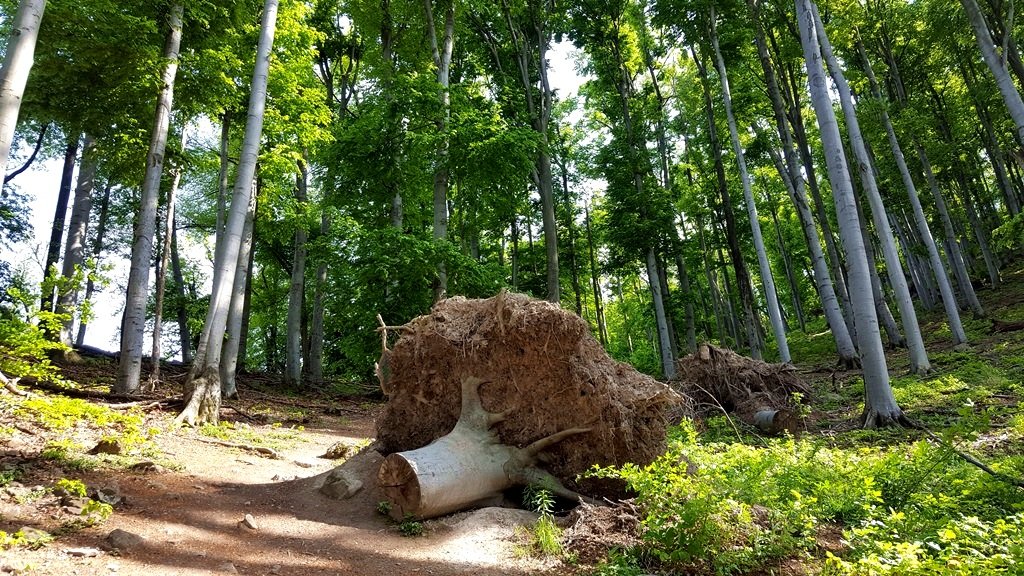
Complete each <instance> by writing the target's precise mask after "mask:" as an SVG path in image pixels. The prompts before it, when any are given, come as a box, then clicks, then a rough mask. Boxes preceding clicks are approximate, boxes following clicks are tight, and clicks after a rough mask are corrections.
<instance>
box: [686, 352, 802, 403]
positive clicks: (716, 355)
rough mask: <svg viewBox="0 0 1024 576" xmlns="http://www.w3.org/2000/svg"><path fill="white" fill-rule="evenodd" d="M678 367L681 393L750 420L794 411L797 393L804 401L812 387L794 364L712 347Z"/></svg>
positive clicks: (695, 354) (696, 400)
mask: <svg viewBox="0 0 1024 576" xmlns="http://www.w3.org/2000/svg"><path fill="white" fill-rule="evenodd" d="M677 368H678V369H677V373H678V376H677V377H676V378H677V380H676V381H675V382H673V386H674V387H675V388H676V389H677V390H679V391H680V392H681V393H683V394H685V395H687V396H689V397H690V398H693V399H694V401H695V402H698V403H699V404H710V405H711V406H714V407H715V409H716V410H717V407H718V406H721V407H722V408H724V409H725V410H726V411H728V412H735V413H736V414H738V415H739V416H740V417H741V418H743V419H744V420H748V421H749V420H753V418H754V414H755V413H757V412H759V411H762V410H778V411H780V412H787V413H788V412H790V411H792V409H793V408H794V407H795V406H796V405H797V402H796V400H795V399H796V398H797V397H796V396H794V394H795V393H798V394H799V395H800V396H799V397H800V398H801V399H802V401H803V402H806V401H807V400H808V399H809V397H808V394H809V393H810V388H808V386H807V384H806V383H804V381H803V380H801V379H800V376H799V375H798V374H797V370H796V368H795V367H793V366H792V365H790V364H770V363H768V362H763V361H761V360H755V359H753V358H748V357H746V356H741V355H739V354H737V353H735V352H733V351H732V350H728V349H725V348H718V347H716V346H712V345H711V344H701V345H700V348H699V349H698V350H697V351H696V352H694V353H693V354H690V355H689V356H686V357H685V358H681V359H680V360H679V361H678V363H677Z"/></svg>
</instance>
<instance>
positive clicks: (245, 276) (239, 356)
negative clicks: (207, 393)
mask: <svg viewBox="0 0 1024 576" xmlns="http://www.w3.org/2000/svg"><path fill="white" fill-rule="evenodd" d="M256 197H257V194H256V193H255V192H254V193H253V194H252V195H250V197H249V206H248V210H247V212H246V215H245V224H244V225H243V227H242V241H241V243H240V244H239V246H238V262H237V264H236V267H235V278H234V285H235V289H234V290H232V291H231V302H230V303H229V304H228V317H227V324H226V328H225V334H224V349H223V351H222V354H221V358H220V380H221V386H220V394H221V397H223V398H234V397H235V396H237V395H238V386H237V382H236V380H235V376H236V375H237V373H238V368H239V366H242V367H243V368H244V365H245V362H244V358H245V344H246V337H247V336H248V333H249V329H248V322H247V321H246V312H247V310H246V307H247V306H246V304H247V300H248V298H247V297H248V294H249V286H250V285H249V278H250V276H251V274H250V271H251V269H252V268H251V267H252V256H253V254H252V243H253V219H254V218H255V215H256ZM289 312H290V311H289ZM296 332H298V333H299V335H300V337H301V330H296ZM285 338H286V340H287V339H290V338H292V336H291V334H286V335H285ZM296 339H298V340H299V341H300V342H301V338H296ZM274 348H275V349H276V348H277V339H276V338H275V339H274ZM285 362H286V366H287V359H286V360H285Z"/></svg>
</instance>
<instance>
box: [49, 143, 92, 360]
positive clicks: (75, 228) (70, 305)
mask: <svg viewBox="0 0 1024 576" xmlns="http://www.w3.org/2000/svg"><path fill="white" fill-rule="evenodd" d="M98 160H99V159H98V158H97V157H96V142H95V141H94V140H93V139H92V137H91V136H88V135H86V137H85V145H84V147H83V150H82V165H81V167H80V168H79V170H78V185H77V186H76V187H75V202H74V204H73V206H72V208H71V221H70V222H69V223H68V238H67V242H66V243H65V245H64V264H63V267H62V269H61V276H62V277H63V278H64V281H65V282H67V285H65V286H63V287H62V290H61V293H60V294H59V295H58V298H57V313H58V314H66V315H67V317H66V318H65V319H64V320H63V324H62V328H61V331H60V341H61V342H63V343H64V344H65V345H67V346H71V330H72V328H73V326H74V323H75V313H76V310H75V308H76V305H77V304H78V289H79V283H78V280H77V279H76V278H75V276H76V274H77V273H78V272H81V271H82V266H83V265H84V264H85V237H86V234H87V232H88V229H89V214H90V212H92V191H93V188H94V187H95V184H96V168H97V163H98Z"/></svg>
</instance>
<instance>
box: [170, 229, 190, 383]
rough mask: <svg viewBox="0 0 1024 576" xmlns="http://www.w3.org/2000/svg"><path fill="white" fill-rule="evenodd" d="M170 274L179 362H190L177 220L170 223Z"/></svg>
mask: <svg viewBox="0 0 1024 576" xmlns="http://www.w3.org/2000/svg"><path fill="white" fill-rule="evenodd" d="M171 273H172V274H173V275H174V291H175V296H176V300H177V303H176V304H177V306H175V309H176V312H177V314H178V340H179V342H180V345H181V361H182V362H184V363H185V364H190V363H191V362H192V331H191V330H190V329H189V327H188V307H187V306H186V305H185V277H184V275H183V274H182V273H181V258H180V257H179V256H178V223H177V218H175V219H174V220H173V221H172V222H171Z"/></svg>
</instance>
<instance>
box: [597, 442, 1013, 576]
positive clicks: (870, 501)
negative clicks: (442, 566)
mask: <svg viewBox="0 0 1024 576" xmlns="http://www.w3.org/2000/svg"><path fill="white" fill-rule="evenodd" d="M695 464H696V466H697V469H696V471H694V465H695ZM1009 465H1013V466H1016V465H1017V464H1015V461H1012V460H1008V461H1006V462H1004V463H1003V466H1009ZM591 475H593V476H597V477H612V478H620V479H622V480H625V481H626V482H627V484H628V485H629V487H630V488H631V489H632V490H633V491H635V492H636V494H637V501H638V503H639V504H640V505H641V508H642V510H643V514H644V516H643V520H642V522H643V527H644V532H643V544H642V546H641V547H640V549H638V550H634V551H632V553H631V554H630V555H627V556H623V557H620V558H619V559H618V560H614V561H613V562H612V563H613V564H615V566H616V567H615V569H616V570H619V569H622V571H619V572H615V571H609V570H612V568H610V567H607V566H606V567H605V568H603V569H602V570H603V571H602V572H601V573H607V574H614V573H623V574H630V573H632V572H631V571H629V570H628V566H629V562H636V561H638V560H639V561H641V563H647V564H653V565H657V566H660V567H665V568H668V569H671V570H677V569H678V570H685V571H692V572H708V573H715V574H735V573H743V572H746V571H749V570H752V569H754V568H756V567H757V566H761V565H763V564H765V563H766V562H769V561H772V560H777V559H780V558H785V557H791V556H794V555H801V556H807V555H812V556H813V555H815V554H819V553H820V552H821V551H820V549H819V545H818V540H819V535H820V533H821V531H822V529H824V528H826V527H828V526H834V525H840V526H847V527H852V528H850V530H849V531H848V532H847V533H846V536H847V539H848V540H850V542H851V544H850V549H849V551H848V552H847V553H844V554H843V557H842V558H839V557H835V556H831V557H830V558H829V560H828V563H829V566H830V568H829V569H831V570H836V571H842V570H854V571H855V570H862V573H864V574H868V573H883V572H877V571H876V572H872V570H873V569H875V568H874V567H875V566H876V564H877V563H883V564H884V563H886V562H889V563H890V564H892V565H893V566H902V567H903V568H901V570H904V569H905V570H910V569H911V567H912V565H913V562H918V563H919V564H921V565H922V566H924V565H926V564H927V565H931V564H929V563H932V564H934V565H936V566H938V565H941V563H942V562H947V561H948V562H966V561H967V558H968V557H969V556H971V555H972V554H985V555H986V556H987V557H988V558H989V560H986V562H990V563H991V565H992V566H999V564H998V562H999V560H998V559H997V558H996V557H995V556H996V555H998V554H1003V553H1007V554H1008V553H1010V552H1007V550H1008V551H1011V552H1012V551H1018V552H1019V551H1020V550H1021V546H1024V539H1022V538H1021V535H1022V534H1024V532H1022V530H1021V529H1020V528H1021V517H1020V516H1009V515H1010V514H1012V513H1013V511H1014V506H1017V507H1020V506H1021V504H1020V500H1019V494H1017V493H1016V489H1015V488H1014V487H1012V486H1009V485H1007V484H1004V483H1002V482H999V481H997V480H995V479H993V478H992V477H990V476H988V475H986V474H983V473H981V472H980V471H978V470H977V469H975V468H974V467H972V466H970V465H968V464H966V463H964V462H962V461H961V460H957V459H954V458H953V457H952V456H951V453H950V452H949V450H948V449H947V448H946V447H943V446H936V445H932V444H929V443H927V442H923V441H922V442H916V443H913V444H910V445H908V446H896V447H893V448H887V449H883V448H852V449H849V448H847V449H843V448H836V447H831V446H828V445H826V444H825V443H824V441H822V440H820V439H816V440H809V439H801V440H794V439H792V438H785V439H778V440H769V441H765V442H764V445H763V446H762V447H753V446H749V445H746V444H740V443H732V444H726V443H702V442H701V441H700V440H699V438H698V436H697V434H696V431H695V430H694V428H693V427H692V425H690V424H684V425H683V426H681V427H680V428H679V429H677V430H675V431H674V433H673V439H672V441H671V442H670V446H669V449H668V451H667V453H666V454H665V455H664V456H662V457H661V458H659V459H658V460H656V461H655V462H654V463H652V464H650V465H648V466H645V467H640V466H635V465H626V466H624V467H622V468H620V469H610V468H603V469H595V470H594V471H592V472H591ZM966 510H970V511H971V512H972V514H976V515H977V518H973V519H972V518H965V517H964V515H963V511H966ZM1018 510H1019V508H1018ZM953 534H955V536H953ZM996 535H998V536H999V537H1000V538H1006V541H1005V546H1004V548H1005V550H1004V548H999V546H1003V544H1000V545H998V546H997V545H994V544H993V545H989V544H987V543H988V542H989V540H987V538H988V537H989V536H992V537H995V536H996ZM1014 539H1016V540H1014ZM985 546H989V547H988V548H986V547H985ZM993 546H995V547H993ZM1001 550H1002V552H1001ZM901 563H902V564H901ZM884 573H886V574H888V573H892V574H897V573H899V574H904V573H915V574H916V573H920V574H932V573H938V572H928V571H923V572H913V571H910V572H907V571H899V570H895V571H892V572H884ZM964 573H970V574H974V573H980V572H964Z"/></svg>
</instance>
